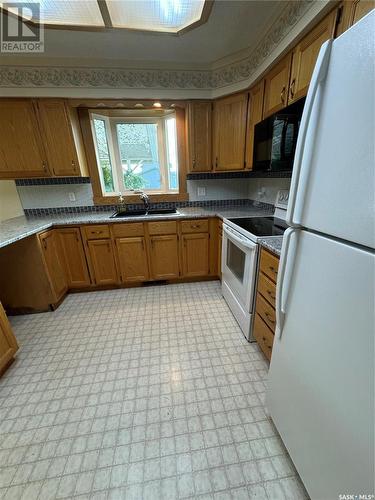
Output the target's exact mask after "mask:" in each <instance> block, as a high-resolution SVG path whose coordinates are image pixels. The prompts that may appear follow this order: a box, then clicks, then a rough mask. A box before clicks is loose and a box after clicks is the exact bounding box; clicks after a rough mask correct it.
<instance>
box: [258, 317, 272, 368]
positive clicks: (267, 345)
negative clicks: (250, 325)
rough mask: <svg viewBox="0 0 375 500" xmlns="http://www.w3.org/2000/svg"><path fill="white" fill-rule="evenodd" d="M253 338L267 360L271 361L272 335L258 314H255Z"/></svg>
mask: <svg viewBox="0 0 375 500" xmlns="http://www.w3.org/2000/svg"><path fill="white" fill-rule="evenodd" d="M254 338H255V340H256V341H257V343H258V345H259V347H260V348H261V349H262V351H263V353H264V355H265V356H266V358H267V359H268V360H270V359H271V355H272V346H273V339H274V333H273V332H272V330H270V329H269V328H268V326H267V325H266V324H265V322H264V321H263V320H262V318H261V317H260V316H259V314H257V313H256V314H255V319H254Z"/></svg>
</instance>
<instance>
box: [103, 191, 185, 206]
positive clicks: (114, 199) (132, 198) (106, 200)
mask: <svg viewBox="0 0 375 500" xmlns="http://www.w3.org/2000/svg"><path fill="white" fill-rule="evenodd" d="M149 198H150V202H151V203H161V202H171V203H173V202H175V201H188V200H189V195H188V194H187V193H164V194H149ZM124 199H125V202H126V203H142V201H141V199H140V197H139V195H124ZM94 203H95V205H118V204H119V197H118V196H94Z"/></svg>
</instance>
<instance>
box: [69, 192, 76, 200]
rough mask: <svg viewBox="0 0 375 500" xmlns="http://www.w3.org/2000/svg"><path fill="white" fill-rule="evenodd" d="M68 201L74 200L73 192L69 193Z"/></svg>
mask: <svg viewBox="0 0 375 500" xmlns="http://www.w3.org/2000/svg"><path fill="white" fill-rule="evenodd" d="M69 201H76V195H75V193H69Z"/></svg>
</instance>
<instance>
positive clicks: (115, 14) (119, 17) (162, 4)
mask: <svg viewBox="0 0 375 500" xmlns="http://www.w3.org/2000/svg"><path fill="white" fill-rule="evenodd" d="M204 3H205V2H204V0H129V1H122V0H109V1H107V6H108V11H109V14H110V16H111V19H112V24H113V26H115V27H117V28H128V29H134V30H142V31H162V32H163V31H164V32H169V33H177V32H178V31H180V30H182V29H183V28H185V27H186V26H189V25H190V24H192V23H194V22H196V21H199V20H200V18H201V16H202V11H203V7H204Z"/></svg>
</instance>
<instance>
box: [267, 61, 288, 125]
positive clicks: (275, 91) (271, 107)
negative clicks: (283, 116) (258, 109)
mask: <svg viewBox="0 0 375 500" xmlns="http://www.w3.org/2000/svg"><path fill="white" fill-rule="evenodd" d="M291 60H292V55H291V54H288V55H287V56H286V57H284V58H283V59H281V61H280V62H278V63H277V64H276V66H274V67H273V68H272V69H271V70H270V71H269V72H268V73H267V74H266V76H265V78H264V80H265V87H264V106H263V118H266V117H267V116H270V115H272V114H273V113H276V111H279V110H280V109H282V108H284V107H285V106H286V104H287V100H288V89H289V76H290V66H291Z"/></svg>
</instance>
